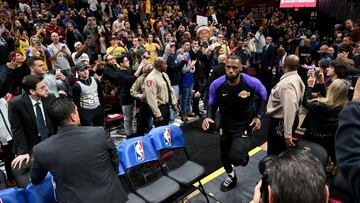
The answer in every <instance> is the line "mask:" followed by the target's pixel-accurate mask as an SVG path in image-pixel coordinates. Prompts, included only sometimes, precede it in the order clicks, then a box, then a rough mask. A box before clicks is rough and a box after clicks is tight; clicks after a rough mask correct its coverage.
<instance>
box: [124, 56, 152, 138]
mask: <svg viewBox="0 0 360 203" xmlns="http://www.w3.org/2000/svg"><path fill="white" fill-rule="evenodd" d="M143 61H145V62H142V63H140V65H139V68H142V72H143V74H142V75H141V76H139V77H138V78H137V79H136V81H135V82H134V84H133V85H132V87H131V89H130V94H131V96H133V97H134V98H135V99H138V100H139V101H140V112H139V116H138V120H137V122H136V123H137V127H136V129H137V132H136V134H137V135H139V136H142V135H144V134H145V132H148V131H150V130H151V127H152V122H151V117H152V113H151V110H150V108H149V105H148V104H147V103H146V96H145V79H146V77H147V76H148V75H149V73H150V72H151V71H152V70H153V64H151V63H147V61H146V59H143Z"/></svg>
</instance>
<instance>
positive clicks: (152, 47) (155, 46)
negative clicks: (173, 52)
mask: <svg viewBox="0 0 360 203" xmlns="http://www.w3.org/2000/svg"><path fill="white" fill-rule="evenodd" d="M155 39H156V41H157V43H154V42H153V41H154V35H153V34H149V35H148V37H147V43H145V45H144V46H145V49H146V51H148V52H150V58H149V59H148V62H150V63H154V61H155V59H156V58H157V57H158V56H159V51H161V50H162V45H161V42H160V39H159V38H158V37H156V38H155Z"/></svg>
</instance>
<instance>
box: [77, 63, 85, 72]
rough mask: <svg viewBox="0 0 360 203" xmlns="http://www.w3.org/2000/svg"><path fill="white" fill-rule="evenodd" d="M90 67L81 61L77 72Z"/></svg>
mask: <svg viewBox="0 0 360 203" xmlns="http://www.w3.org/2000/svg"><path fill="white" fill-rule="evenodd" d="M87 67H88V64H87V63H86V62H84V61H81V62H79V63H77V64H76V71H81V70H84V69H86V68H87Z"/></svg>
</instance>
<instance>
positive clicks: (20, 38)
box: [15, 28, 30, 57]
mask: <svg viewBox="0 0 360 203" xmlns="http://www.w3.org/2000/svg"><path fill="white" fill-rule="evenodd" d="M16 32H17V33H16V41H15V45H16V47H17V50H18V51H20V52H21V53H22V55H23V56H24V57H26V50H27V49H28V48H29V46H30V43H29V40H28V39H29V37H28V36H27V32H26V30H24V29H23V28H17V30H16Z"/></svg>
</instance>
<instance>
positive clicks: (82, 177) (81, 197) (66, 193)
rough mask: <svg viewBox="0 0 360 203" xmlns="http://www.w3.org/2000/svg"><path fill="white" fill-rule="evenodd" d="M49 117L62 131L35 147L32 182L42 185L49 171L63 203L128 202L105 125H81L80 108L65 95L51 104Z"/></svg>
mask: <svg viewBox="0 0 360 203" xmlns="http://www.w3.org/2000/svg"><path fill="white" fill-rule="evenodd" d="M49 117H50V118H51V119H53V121H54V123H55V124H57V125H58V126H59V132H58V133H57V134H56V135H54V136H52V137H51V138H49V139H47V140H45V141H44V142H41V143H40V144H38V145H36V146H35V147H34V153H33V158H34V159H33V165H32V168H31V182H32V183H33V184H35V185H37V184H40V183H41V181H42V180H43V179H44V178H45V177H46V174H47V173H48V171H49V172H50V173H51V174H52V175H53V176H54V180H55V183H56V197H57V200H58V202H59V203H62V202H63V203H64V202H77V203H82V202H84V203H85V202H106V203H115V202H116V203H124V202H126V200H127V197H126V195H125V192H124V189H123V187H122V185H121V183H120V180H119V178H118V177H117V174H118V168H119V160H118V157H117V150H116V147H115V144H114V142H113V141H112V140H111V139H110V137H109V136H107V135H106V133H105V130H104V128H103V127H79V126H78V125H79V124H80V118H79V114H78V112H77V107H76V105H75V104H74V103H73V102H71V101H70V100H68V99H67V98H64V97H62V98H57V99H55V100H54V101H53V102H52V103H51V104H50V107H49ZM64 149H66V150H64Z"/></svg>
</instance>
